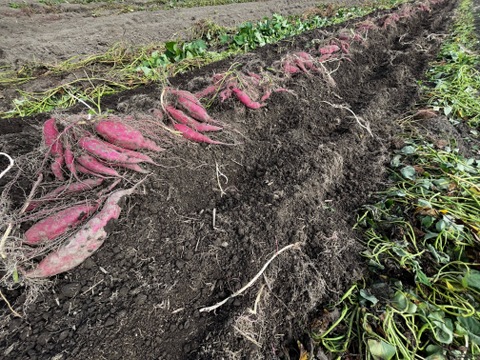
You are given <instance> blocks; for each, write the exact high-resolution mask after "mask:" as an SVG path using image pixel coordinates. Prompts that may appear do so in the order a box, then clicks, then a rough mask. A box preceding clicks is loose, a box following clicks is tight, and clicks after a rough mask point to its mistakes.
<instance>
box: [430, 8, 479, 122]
mask: <svg viewBox="0 0 480 360" xmlns="http://www.w3.org/2000/svg"><path fill="white" fill-rule="evenodd" d="M469 6H470V4H469V2H463V3H462V4H461V6H460V9H459V10H460V14H459V20H458V21H457V22H456V24H455V26H454V29H453V35H452V36H451V38H450V40H449V41H447V42H446V43H445V44H444V45H443V47H442V49H441V51H440V54H439V58H438V62H437V63H435V64H434V66H433V67H432V68H431V69H430V70H429V72H428V73H427V75H428V78H429V80H430V82H431V83H432V84H433V89H429V88H427V89H425V92H426V93H427V94H429V96H430V100H429V104H431V105H433V106H435V107H436V108H437V109H440V110H442V111H443V113H444V114H445V116H448V117H450V118H452V119H453V120H457V121H467V122H468V123H470V124H471V125H472V126H478V125H480V102H479V101H478V96H479V89H480V55H479V54H478V53H476V52H475V48H476V47H478V43H479V40H478V39H477V38H476V37H475V35H474V31H473V30H474V20H473V14H472V13H471V12H470V11H468V9H469Z"/></svg>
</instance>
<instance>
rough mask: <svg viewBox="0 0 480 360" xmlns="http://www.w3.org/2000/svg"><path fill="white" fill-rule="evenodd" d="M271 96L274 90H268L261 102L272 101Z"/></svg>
mask: <svg viewBox="0 0 480 360" xmlns="http://www.w3.org/2000/svg"><path fill="white" fill-rule="evenodd" d="M270 96H272V90H270V89H267V90H266V91H265V92H264V93H263V95H262V97H261V98H260V102H264V101H266V100H268V99H270Z"/></svg>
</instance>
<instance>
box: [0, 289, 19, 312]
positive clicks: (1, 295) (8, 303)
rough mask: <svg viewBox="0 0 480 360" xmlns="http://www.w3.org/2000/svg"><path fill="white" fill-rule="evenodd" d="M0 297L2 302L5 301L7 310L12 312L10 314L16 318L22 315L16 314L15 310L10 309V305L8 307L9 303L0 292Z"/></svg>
mask: <svg viewBox="0 0 480 360" xmlns="http://www.w3.org/2000/svg"><path fill="white" fill-rule="evenodd" d="M0 296H1V297H2V299H3V301H5V303H6V304H7V306H8V308H9V309H10V311H11V312H12V314H13V315H14V316H16V317H20V318H21V317H22V315H20V314H19V313H18V312H16V311H15V310H13V308H12V305H10V303H9V302H8V300H7V298H6V297H5V296H4V295H3V293H2V291H1V290H0Z"/></svg>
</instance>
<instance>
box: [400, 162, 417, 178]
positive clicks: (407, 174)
mask: <svg viewBox="0 0 480 360" xmlns="http://www.w3.org/2000/svg"><path fill="white" fill-rule="evenodd" d="M400 173H401V174H402V176H403V177H404V178H406V179H409V180H415V178H416V176H415V174H416V171H415V168H414V167H413V166H410V165H408V166H405V167H404V168H403V169H402V170H400Z"/></svg>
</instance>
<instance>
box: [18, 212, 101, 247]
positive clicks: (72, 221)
mask: <svg viewBox="0 0 480 360" xmlns="http://www.w3.org/2000/svg"><path fill="white" fill-rule="evenodd" d="M97 207H98V205H88V204H81V205H77V206H73V207H71V208H68V209H65V210H62V211H59V212H58V213H56V214H53V215H50V216H48V217H46V218H45V219H42V220H40V221H39V222H38V223H36V224H35V225H33V226H32V227H30V229H28V230H27V231H26V232H25V239H24V241H23V242H24V243H25V244H28V245H38V244H40V243H42V242H45V241H50V240H55V239H56V238H58V237H60V236H61V235H63V234H65V233H66V232H67V231H69V230H71V229H74V228H75V227H77V226H78V225H80V224H81V223H82V222H83V221H84V220H86V219H87V218H88V217H89V216H90V215H91V214H93V212H94V211H95V210H96V209H97Z"/></svg>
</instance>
